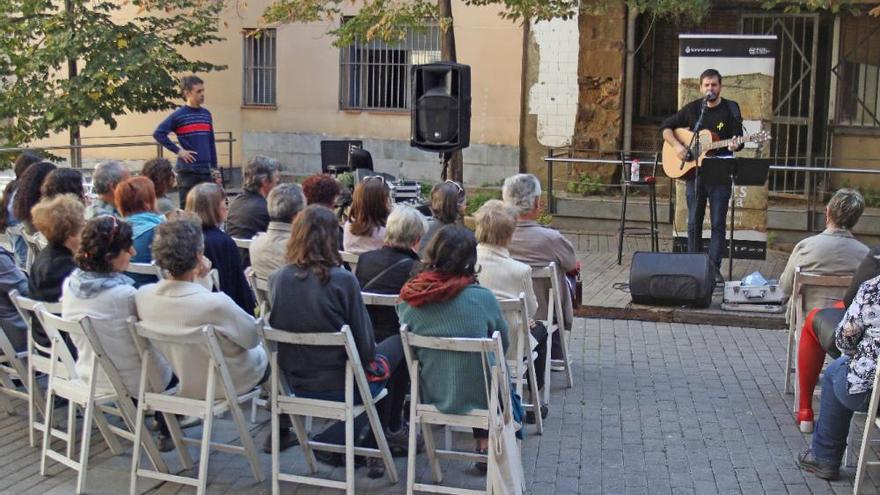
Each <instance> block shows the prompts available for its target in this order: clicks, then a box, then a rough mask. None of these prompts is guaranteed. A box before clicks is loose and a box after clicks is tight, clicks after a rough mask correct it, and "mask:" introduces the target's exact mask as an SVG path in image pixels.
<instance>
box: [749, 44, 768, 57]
mask: <svg viewBox="0 0 880 495" xmlns="http://www.w3.org/2000/svg"><path fill="white" fill-rule="evenodd" d="M749 55H770V49H769V48H765V47H763V46H750V47H749Z"/></svg>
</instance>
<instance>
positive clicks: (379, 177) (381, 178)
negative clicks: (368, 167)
mask: <svg viewBox="0 0 880 495" xmlns="http://www.w3.org/2000/svg"><path fill="white" fill-rule="evenodd" d="M376 179H378V180H381V181H382V184H385V185H386V186H387V185H388V182H386V181H385V177H382V176H381V175H368V176H366V177H364V178H363V179H362V180H361V182H366V181H368V180H376Z"/></svg>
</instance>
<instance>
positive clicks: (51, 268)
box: [28, 194, 85, 345]
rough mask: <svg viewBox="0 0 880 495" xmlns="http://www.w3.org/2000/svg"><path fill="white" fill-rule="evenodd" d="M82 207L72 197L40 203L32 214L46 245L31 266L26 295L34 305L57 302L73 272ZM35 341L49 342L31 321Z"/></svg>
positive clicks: (62, 197) (67, 195) (41, 330)
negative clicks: (33, 300) (33, 301)
mask: <svg viewBox="0 0 880 495" xmlns="http://www.w3.org/2000/svg"><path fill="white" fill-rule="evenodd" d="M83 209H84V207H83V204H82V203H81V202H80V201H79V198H77V197H75V196H73V195H71V194H62V195H60V196H55V197H54V198H52V199H47V200H44V201H41V202H40V203H38V204H37V206H34V208H33V210H32V215H33V217H32V218H33V222H34V226H35V227H36V228H37V229H38V230H39V231H40V233H42V234H43V235H44V236H45V237H46V240H47V241H48V242H49V244H48V245H47V246H46V248H45V249H43V250H42V251H40V253H39V254H38V255H37V257H36V258H35V259H34V264H33V265H32V266H31V271H30V279H29V280H28V292H29V293H30V297H31V298H33V299H35V300H37V301H46V302H58V300H60V299H61V284H62V282H64V279H65V278H67V276H68V275H70V274H71V272H73V270H74V269H75V268H76V263H75V262H74V260H73V253H75V252H76V251H77V250H78V249H79V243H80V233H81V232H82V229H83V225H84V224H85V221H84V220H83ZM32 323H33V326H34V338H35V339H36V340H37V342H38V343H40V344H42V345H49V339H48V338H47V337H46V334H45V332H43V328H42V326H40V324H39V322H37V321H33V322H32Z"/></svg>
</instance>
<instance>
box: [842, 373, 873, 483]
mask: <svg viewBox="0 0 880 495" xmlns="http://www.w3.org/2000/svg"><path fill="white" fill-rule="evenodd" d="M877 366H878V368H877V369H878V370H880V358H878V359H877ZM878 405H880V372H875V373H874V388H873V391H872V392H871V401H870V402H869V403H868V414H867V417H866V418H865V431H864V433H863V434H862V446H861V448H860V449H859V462H858V465H857V466H856V479H855V481H854V482H853V495H859V493H860V492H861V490H862V488H863V487H862V482H863V481H864V480H865V471H866V470H867V469H868V468H869V467H871V466H880V461H868V459H867V455H868V451H869V447H870V446H871V444H872V443H873V442H876V440H875V439H874V438H873V435H876V434H877V430H878V429H880V418H878V417H877V409H878ZM849 427H850V431H852V429H853V425H852V424H850V426H849ZM847 448H848V449H852V448H853V444H852V443H850V444H849V445H847Z"/></svg>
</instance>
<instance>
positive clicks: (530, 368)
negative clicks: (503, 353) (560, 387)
mask: <svg viewBox="0 0 880 495" xmlns="http://www.w3.org/2000/svg"><path fill="white" fill-rule="evenodd" d="M498 304H499V305H500V306H501V312H502V313H503V314H504V316H505V319H506V320H507V328H508V330H509V333H508V335H510V340H511V341H512V343H513V344H514V345H512V346H510V347H509V348H508V350H507V366H508V368H509V369H511V370H513V372H514V376H512V377H511V379H512V380H513V382H514V383H515V384H516V393H517V394H519V396H520V397H521V398H523V399H525V395H523V388H524V386H525V384H526V383H528V385H529V398H530V400H531V402H525V401H523V403H522V406H523V408H524V409H525V410H526V411H532V413H533V414H534V415H535V427H536V431H537V432H538V434H539V435H543V434H544V420H543V418H541V394H540V392H539V391H538V379H537V371H536V370H535V360H534V357H533V355H532V346H531V339H530V337H531V332H530V331H529V318H528V316H527V315H528V311H527V309H526V295H525V294H524V293H522V292H520V294H519V297H518V298H517V299H501V300H499V301H498ZM548 344H549V342H548ZM545 386H546V385H545Z"/></svg>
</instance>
